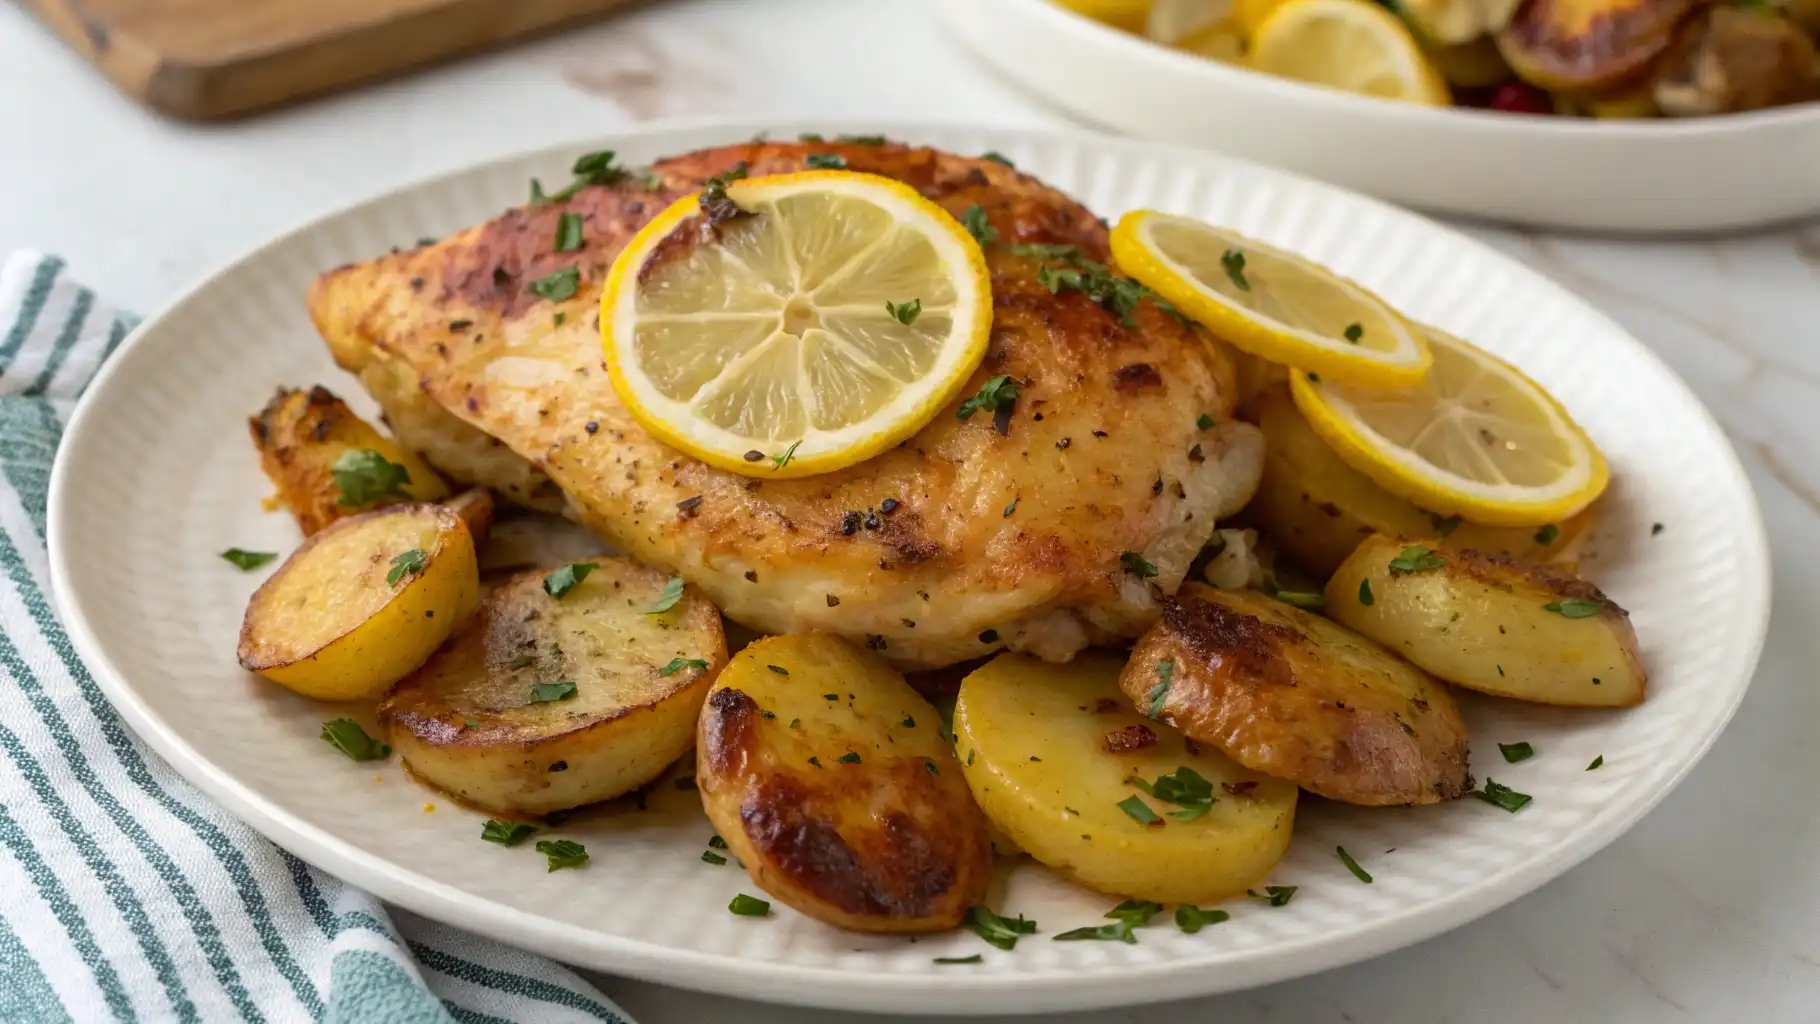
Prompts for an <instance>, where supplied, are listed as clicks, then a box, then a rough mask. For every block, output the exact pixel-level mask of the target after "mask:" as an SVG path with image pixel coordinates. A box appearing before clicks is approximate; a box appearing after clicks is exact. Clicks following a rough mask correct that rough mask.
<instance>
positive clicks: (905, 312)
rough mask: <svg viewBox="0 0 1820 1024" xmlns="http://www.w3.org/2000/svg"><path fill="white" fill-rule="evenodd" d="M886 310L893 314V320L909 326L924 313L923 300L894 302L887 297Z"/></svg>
mask: <svg viewBox="0 0 1820 1024" xmlns="http://www.w3.org/2000/svg"><path fill="white" fill-rule="evenodd" d="M885 312H887V313H889V314H891V318H892V319H893V320H896V321H897V322H898V323H900V324H903V325H904V326H905V327H908V326H910V325H911V324H913V323H916V318H917V317H918V316H920V315H921V314H922V312H923V300H921V299H911V300H910V301H909V302H892V301H891V300H890V299H886V300H885Z"/></svg>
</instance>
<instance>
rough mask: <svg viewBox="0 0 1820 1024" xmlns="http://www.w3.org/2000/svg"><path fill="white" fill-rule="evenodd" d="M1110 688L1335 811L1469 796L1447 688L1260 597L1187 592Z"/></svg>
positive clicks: (1353, 637)
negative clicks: (1338, 805)
mask: <svg viewBox="0 0 1820 1024" xmlns="http://www.w3.org/2000/svg"><path fill="white" fill-rule="evenodd" d="M1119 688H1120V689H1122V690H1123V691H1124V693H1125V696H1126V697H1128V698H1129V699H1130V700H1131V702H1132V703H1133V704H1134V705H1135V706H1136V707H1137V708H1138V710H1139V711H1140V712H1142V713H1144V714H1148V715H1150V716H1151V717H1153V718H1159V719H1161V720H1162V721H1165V722H1169V723H1170V724H1172V725H1174V726H1175V727H1176V728H1178V729H1180V730H1182V732H1183V733H1185V734H1187V736H1188V737H1189V738H1191V739H1194V740H1197V741H1199V742H1201V743H1206V744H1210V745H1212V746H1214V747H1217V748H1219V749H1220V750H1222V751H1224V752H1225V753H1226V755H1227V756H1229V757H1231V758H1232V759H1233V760H1235V761H1237V762H1238V763H1240V764H1242V765H1244V766H1245V767H1247V768H1250V769H1252V770H1253V771H1260V772H1264V773H1265V774H1268V775H1274V776H1276V777H1278V778H1283V779H1289V780H1290V781H1292V782H1294V783H1295V784H1297V785H1299V786H1301V787H1302V788H1303V789H1306V790H1308V791H1309V792H1311V793H1315V794H1318V795H1320V796H1324V797H1327V798H1328V799H1330V800H1341V801H1345V802H1346V803H1352V804H1367V805H1384V804H1431V803H1436V802H1439V801H1441V800H1451V799H1453V798H1454V797H1457V796H1460V795H1461V794H1463V793H1465V792H1467V791H1468V790H1470V789H1471V788H1472V776H1471V775H1470V774H1468V772H1467V769H1466V727H1465V725H1464V723H1462V722H1461V720H1460V713H1459V710H1458V709H1457V708H1455V707H1454V702H1453V697H1452V695H1451V694H1449V693H1448V692H1447V689H1446V688H1445V687H1444V686H1442V685H1441V684H1440V683H1437V682H1436V681H1435V680H1433V679H1431V678H1429V676H1428V674H1427V673H1425V672H1423V671H1422V670H1421V669H1419V668H1416V667H1415V666H1413V665H1410V664H1409V663H1408V662H1405V661H1403V660H1402V659H1401V658H1398V657H1397V656H1396V655H1394V654H1392V653H1390V652H1389V651H1386V650H1384V649H1383V648H1382V647H1379V646H1378V645H1377V644H1375V643H1373V642H1372V641H1370V640H1367V639H1366V638H1364V637H1362V636H1359V635H1358V634H1357V633H1354V632H1352V631H1351V630H1349V629H1347V628H1346V627H1344V626H1341V625H1339V624H1338V623H1334V622H1330V621H1328V620H1327V619H1324V618H1322V617H1320V616H1319V615H1315V614H1313V613H1311V612H1306V611H1303V610H1302V609H1300V608H1296V607H1294V606H1292V605H1289V604H1285V603H1284V602H1282V601H1278V600H1276V599H1274V598H1271V597H1266V596H1265V595H1263V594H1260V593H1257V592H1255V591H1249V590H1215V589H1213V588H1212V587H1205V586H1201V585H1200V584H1198V583H1191V584H1188V585H1185V586H1183V587H1182V589H1181V590H1180V591H1178V592H1177V593H1176V595H1175V597H1173V598H1171V599H1169V600H1168V601H1167V602H1166V603H1165V604H1164V606H1163V620H1162V621H1161V622H1160V623H1158V624H1157V625H1155V626H1152V627H1151V628H1150V631H1149V632H1147V633H1145V634H1144V635H1143V636H1142V637H1141V638H1139V640H1138V643H1137V647H1136V648H1135V649H1134V650H1133V651H1132V652H1131V661H1130V663H1129V664H1127V665H1126V666H1125V671H1124V673H1123V674H1122V675H1121V676H1120V677H1119Z"/></svg>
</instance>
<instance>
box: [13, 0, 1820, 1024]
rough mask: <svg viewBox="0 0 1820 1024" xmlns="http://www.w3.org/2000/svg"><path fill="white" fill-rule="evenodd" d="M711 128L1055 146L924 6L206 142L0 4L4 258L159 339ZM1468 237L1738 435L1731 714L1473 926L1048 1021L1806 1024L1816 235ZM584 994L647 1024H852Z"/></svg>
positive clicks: (347, 111) (553, 66) (535, 58)
mask: <svg viewBox="0 0 1820 1024" xmlns="http://www.w3.org/2000/svg"><path fill="white" fill-rule="evenodd" d="M716 115H725V116H751V117H764V116H776V117H799V116H829V117H837V116H838V117H858V118H864V117H878V118H893V117H896V118H924V119H946V120H969V119H970V120H983V121H992V122H999V123H1020V124H1055V123H1060V121H1059V119H1058V117H1057V116H1056V115H1054V114H1052V113H1050V112H1048V111H1047V110H1045V109H1044V108H1043V107H1041V106H1040V105H1039V104H1037V103H1036V102H1035V101H1033V100H1031V99H1029V98H1027V97H1025V96H1022V95H1020V94H1018V93H1016V92H1014V91H1012V90H1011V89H1010V88H1009V87H1007V86H1006V85H1004V84H1003V83H1001V82H1000V81H998V80H997V79H995V78H993V77H991V76H990V75H989V74H988V73H987V72H985V71H984V70H982V69H980V68H977V67H976V66H975V65H973V64H972V63H971V61H970V60H969V59H968V58H967V57H966V56H965V55H964V54H963V53H962V52H961V51H960V50H959V48H958V46H957V45H956V44H954V43H953V42H951V41H950V40H948V39H947V38H946V37H945V36H944V35H943V34H942V33H941V31H940V30H939V27H938V26H937V25H936V23H935V22H934V19H933V17H932V16H931V15H930V14H928V13H927V12H926V11H925V10H923V6H922V4H920V3H918V2H917V0H865V2H864V3H858V2H854V0H764V2H759V0H672V2H667V3H661V4H654V5H651V6H649V7H646V8H643V9H640V10H638V11H636V12H634V13H632V14H629V15H626V16H623V17H620V18H617V19H615V20H612V21H609V22H606V23H602V24H599V25H597V26H594V27H591V28H587V29H583V30H579V31H575V32H571V33H568V34H565V35H562V36H559V37H556V38H552V39H548V40H544V41H541V42H536V43H532V44H529V45H525V46H521V47H518V48H515V49H512V50H509V51H506V52H503V53H499V54H495V55H492V56H487V57H481V58H478V59H475V60H471V61H468V62H465V63H462V64H459V65H456V66H453V67H449V68H444V69H440V70H435V71H430V72H427V73H423V74H419V75H415V76H412V77H410V78H407V79H403V80H400V81H397V82H392V83H388V84H384V85H380V86H377V87H373V88H369V89H366V90H364V91H361V92H357V93H354V94H349V95H345V96H340V97H335V98H331V99H327V100H323V101H319V102H316V103H312V104H309V105H306V106H303V107H300V108H297V109H294V110H289V111H285V112H281V113H278V114H274V115H270V116H267V117H264V118H260V119H257V120H252V121H247V122H244V123H237V124H230V125H225V126H219V127H205V128H198V127H190V126H185V125H179V124H174V123H171V122H167V121H162V120H158V119H156V118H154V117H152V116H150V115H148V114H145V113H144V112H142V111H141V110H139V109H138V108H137V107H135V106H133V105H132V104H131V103H129V102H128V101H127V100H125V99H123V98H121V97H119V96H118V95H116V94H115V93H114V92H113V91H112V90H111V89H110V88H109V87H108V86H107V85H106V83H104V82H103V81H102V80H101V79H99V78H98V77H97V76H95V75H94V74H92V73H91V72H90V71H89V69H88V68H87V67H86V66H85V65H83V64H82V63H81V62H80V61H79V60H77V59H76V57H75V56H73V55H72V54H71V53H70V52H69V51H67V50H66V49H65V48H64V47H63V46H61V45H60V44H59V43H58V42H57V41H56V40H55V39H54V38H53V37H52V36H51V35H50V34H49V33H48V32H47V31H45V30H44V29H42V28H41V27H40V26H38V25H37V24H36V23H34V22H32V21H31V20H30V19H29V18H28V17H27V16H26V15H25V14H24V13H23V12H22V11H21V9H20V7H19V6H17V5H13V4H6V5H0V138H4V139H5V140H6V144H5V145H3V146H0V251H5V250H9V249H13V248H19V247H33V248H38V249H42V250H45V251H50V252H56V253H59V254H61V255H63V256H65V257H66V258H68V260H69V261H70V264H71V267H72V270H73V272H74V273H75V274H76V275H77V276H79V277H80V278H81V279H83V280H85V281H86V282H88V283H89V284H91V285H93V286H95V287H97V288H99V289H100V290H101V291H102V292H103V294H105V295H107V296H109V297H110V299H111V300H112V301H115V302H119V303H123V304H127V305H129V306H131V307H133V308H137V309H140V310H145V311H149V310H152V309H155V308H157V307H158V306H160V305H161V304H162V303H163V302H164V301H166V300H167V299H168V298H169V297H170V296H171V295H172V294H173V293H174V292H175V291H176V290H177V289H178V288H179V287H181V286H183V285H185V284H187V283H189V282H191V281H192V280H194V279H196V278H197V277H199V276H201V275H202V274H204V273H205V272H207V271H210V270H212V269H214V268H215V267H217V266H219V265H221V264H223V263H225V262H227V261H228V260H230V259H232V258H233V257H235V256H236V255H238V254H239V253H241V252H243V251H244V250H246V249H248V248H250V247H252V246H254V245H256V244H258V243H260V242H262V241H264V240H265V239H267V238H268V237H270V236H271V235H272V234H274V233H276V232H278V231H281V230H283V229H285V228H286V227H288V226H290V225H292V224H294V223H297V222H299V221H301V220H303V219H305V218H307V217H310V216H312V215H315V214H317V213H321V212H324V211H327V210H329V209H332V208H334V207H337V206H340V205H342V204H344V203H347V202H350V201H352V200H355V199H358V198H361V197H364V196H366V195H368V194H370V193H372V192H375V191H377V190H380V189H384V188H387V187H390V186H392V185H396V184H399V183H403V182H407V181H410V180H412V179H415V178H419V177H422V176H424V175H426V174H429V173H431V172H435V171H439V170H444V169H449V168H454V167H458V166H460V165H463V164H465V163H468V162H470V161H474V160H478V159H482V158H485V157H489V156H493V155H496V154H499V153H503V152H508V151H511V150H516V149H521V148H526V147H530V146H535V145H541V144H544V143H549V142H556V141H564V140H569V139H574V138H578V137H581V136H585V135H587V134H589V133H601V132H608V131H611V130H613V129H615V128H619V127H623V126H625V125H629V124H632V123H635V122H639V121H645V120H650V119H653V118H662V117H675V116H716ZM1816 173H1820V170H1817V171H1816ZM1714 187H1715V188H1746V187H1750V185H1749V183H1748V182H1715V183H1714ZM1470 230H1471V233H1472V234H1474V235H1476V236H1478V237H1480V238H1482V239H1485V240H1486V241H1489V242H1490V243H1492V244H1493V245H1496V246H1497V247H1498V248H1500V249H1502V250H1504V251H1505V252H1507V253H1510V254H1512V255H1514V256H1516V257H1517V258H1519V259H1522V260H1524V261H1526V262H1528V263H1531V264H1533V265H1535V266H1537V267H1539V268H1540V269H1542V270H1543V271H1545V272H1546V273H1548V274H1550V275H1552V276H1554V277H1555V278H1556V279H1557V280H1559V281H1561V282H1562V283H1563V284H1565V285H1567V286H1568V287H1569V288H1572V289H1574V290H1575V291H1577V292H1579V293H1580V294H1582V295H1584V296H1585V297H1587V298H1588V299H1590V300H1591V301H1593V302H1594V303H1596V304H1597V305H1599V306H1600V307H1601V308H1603V309H1604V310H1605V311H1607V312H1608V313H1610V314H1612V315H1613V316H1615V317H1616V318H1617V319H1618V320H1620V321H1622V322H1623V323H1624V324H1625V325H1626V326H1627V327H1628V328H1630V329H1631V330H1632V331H1633V332H1634V333H1636V334H1637V335H1638V336H1639V337H1641V338H1642V339H1643V340H1644V341H1645V342H1646V343H1648V344H1649V345H1650V346H1652V347H1653V348H1654V349H1655V350H1656V351H1657V352H1658V353H1660V354H1661V355H1662V357H1663V358H1664V359H1666V360H1667V361H1668V362H1669V364H1670V365H1672V366H1673V367H1674V368H1675V369H1676V370H1677V371H1679V372H1680V374H1681V375H1682V376H1683V377H1684V378H1686V380H1687V382H1688V383H1689V384H1691V385H1692V386H1693V388H1694V390H1695V391H1696V392H1698V393H1699V395H1700V397H1701V399H1702V400H1703V401H1705V402H1706V404H1707V405H1708V407H1710V408H1711V409H1712V410H1713V412H1714V413H1715V414H1716V415H1717V416H1718V418H1719V420H1720V422H1721V423H1722V424H1723V425H1724V426H1725V428H1726V430H1727V431H1728V432H1729V433H1730V435H1731V437H1732V441H1733V443H1734V444H1735V445H1736V446H1737V449H1738V452H1739V454H1740V456H1741V457H1742V458H1743V460H1744V464H1745V466H1746V468H1747V469H1748V470H1749V472H1750V476H1751V480H1752V482H1753V483H1754V484H1755V486H1756V488H1757V493H1758V496H1759V498H1760V500H1761V502H1762V506H1763V512H1764V516H1765V518H1766V520H1767V521H1768V524H1769V530H1770V535H1771V538H1772V543H1773V546H1774V553H1775V556H1776V560H1777V566H1776V585H1775V609H1776V610H1775V618H1774V622H1773V623H1772V625H1771V629H1770V636H1769V644H1768V647H1767V648H1766V650H1765V651H1764V655H1763V661H1762V667H1761V669H1760V671H1759V672H1758V675H1757V679H1756V682H1755V684H1754V685H1753V687H1752V688H1751V691H1750V694H1749V696H1748V697H1747V698H1746V700H1745V702H1744V706H1743V708H1742V709H1741V710H1740V711H1739V713H1738V716H1737V718H1736V719H1735V720H1734V721H1733V722H1732V724H1731V726H1730V728H1729V729H1728V730H1727V731H1726V733H1725V734H1724V736H1723V737H1722V738H1721V739H1720V740H1719V742H1718V744H1717V745H1716V746H1715V747H1714V748H1713V750H1712V752H1711V753H1710V754H1709V755H1708V756H1707V758H1706V759H1705V761H1704V762H1703V763H1702V764H1701V765H1700V766H1699V767H1698V768H1697V769H1696V770H1695V771H1694V772H1693V774H1692V775H1691V776H1690V777H1689V778H1688V779H1687V781H1686V782H1685V783H1684V784H1683V785H1682V786H1681V787H1680V789H1679V790H1677V791H1676V792H1675V793H1674V794H1673V795H1672V796H1670V797H1669V799H1668V800H1667V801H1666V802H1664V803H1663V804H1662V806H1661V807H1660V808H1658V809H1657V810H1656V811H1655V812H1654V813H1652V814H1651V815H1650V816H1649V817H1648V818H1647V819H1645V820H1644V821H1643V823H1642V824H1640V825H1639V826H1638V827H1637V828H1636V829H1635V830H1633V831H1632V832H1631V833H1630V834H1629V835H1627V836H1625V837H1624V838H1622V839H1620V840H1619V841H1618V842H1616V843H1614V844H1613V845H1612V846H1611V847H1610V848H1609V849H1607V850H1605V851H1604V852H1602V853H1600V854H1598V855H1597V856H1595V857H1593V858H1592V859H1591V860H1589V861H1587V862H1586V863H1585V864H1584V865H1582V866H1580V867H1579V868H1577V869H1575V870H1573V871H1572V872H1570V873H1568V874H1567V875H1566V876H1564V877H1563V878H1561V879H1559V880H1558V881H1556V882H1554V883H1552V884H1550V885H1548V886H1546V887H1545V888H1543V889H1542V890H1541V891H1539V892H1536V893H1534V894H1532V895H1530V896H1528V897H1526V898H1524V899H1522V900H1519V901H1517V902H1516V903H1515V904H1513V905H1511V906H1509V907H1507V908H1505V909H1503V910H1500V911H1498V912H1497V913H1494V914H1492V915H1490V916H1489V917H1486V918H1484V919H1483V920H1480V921H1478V922H1476V923H1474V924H1471V925H1468V926H1466V927H1464V928H1461V929H1459V930H1457V931H1455V932H1452V933H1450V934H1448V935H1446V936H1444V937H1441V938H1437V939H1434V940H1432V941H1430V942H1427V943H1424V944H1422V945H1419V946H1416V947H1414V948H1411V949H1407V950H1404V951H1402V952H1399V953H1394V954H1391V955H1389V956H1385V957H1382V958H1380V959H1377V960H1373V961H1370V962H1368V963H1364V964H1360V965H1357V966H1354V967H1350V968H1346V969H1342V970H1338V971H1333V972H1329V973H1327V974H1322V975H1318V976H1315V977H1311V978H1305V979H1302V980H1299V981H1293V982H1287V983H1284V984H1280V985H1274V986H1271V987H1268V988H1262V989H1257V990H1254V991H1250V992H1243V993H1238V994H1234V995H1229V996H1224V997H1219V998H1214V999H1208V1000H1200V1001H1194V1002H1189V1003H1175V1004H1168V1005H1163V1006H1155V1007H1147V1008H1140V1009H1135V1010H1129V1011H1121V1012H1112V1013H1100V1014H1083V1015H1080V1016H1078V1017H1075V1016H1071V1017H1066V1018H1051V1019H1055V1020H1066V1021H1071V1022H1083V1024H1084V1022H1087V1021H1095V1022H1101V1021H1131V1022H1144V1024H1163V1022H1186V1021H1191V1020H1194V1021H1198V1020H1216V1019H1217V1020H1220V1021H1223V1022H1226V1024H1251V1022H1263V1021H1293V1022H1315V1021H1346V1022H1358V1024H1366V1022H1383V1024H1419V1022H1441V1021H1472V1022H1527V1021H1542V1020H1567V1021H1592V1020H1602V1021H1652V1022H1655V1021H1734V1020H1735V1021H1751V1022H1780V1021H1815V1020H1820V927H1817V926H1816V922H1820V800H1816V799H1815V797H1814V792H1815V780H1820V742H1816V740H1815V734H1816V728H1817V727H1820V673H1817V672H1816V665H1817V664H1820V629H1816V628H1815V625H1816V619H1817V618H1820V458H1816V454H1817V453H1820V445H1816V443H1815V439H1816V438H1820V343H1817V342H1816V338H1817V337H1820V226H1812V227H1807V228H1794V229H1785V230H1779V231H1773V232H1767V233H1762V234H1754V235H1747V236H1743V237H1734V238H1727V239H1720V240H1712V241H1699V242H1690V241H1679V242H1634V241H1594V240H1586V239H1570V238H1564V237H1559V236H1552V235H1541V234H1532V233H1526V232H1519V231H1510V230H1497V229H1486V228H1477V227H1475V228H1471V229H1470ZM1677 542H1678V543H1687V544H1699V543H1700V537H1699V536H1697V535H1694V534H1692V533H1691V532H1690V533H1689V534H1688V535H1684V536H1682V537H1680V538H1679V539H1678V541H1677ZM602 984H603V987H605V988H606V989H607V990H608V991H609V992H610V993H611V994H612V995H614V996H615V997H616V998H618V999H620V1000H621V1001H622V1002H623V1004H624V1005H625V1007H626V1008H627V1009H628V1010H630V1011H631V1012H632V1013H634V1014H635V1015H636V1016H637V1017H638V1019H639V1020H640V1021H641V1022H643V1024H681V1022H694V1021H704V1020H713V1021H723V1022H728V1024H757V1022H766V1024H769V1022H782V1021H803V1022H810V1024H821V1022H829V1024H831V1022H833V1021H835V1020H837V1019H842V1020H845V1019H851V1016H850V1015H845V1014H832V1013H829V1014H818V1013H812V1012H805V1011H798V1010H791V1009H779V1008H769V1007H761V1006H758V1005H756V1004H752V1003H745V1002H739V1001H735V1000H731V999H725V998H718V997H710V996H704V995H697V994H692V993H682V992H677V991H673V990H669V989H665V988H661V987H659V986H655V985H649V984H643V983H637V982H631V981H625V980H620V979H611V978H608V979H603V981H602ZM891 1019H897V1018H891ZM902 1019H908V1018H902ZM878 1020H879V1021H880V1022H881V1024H884V1022H885V1021H886V1020H888V1019H887V1018H878Z"/></svg>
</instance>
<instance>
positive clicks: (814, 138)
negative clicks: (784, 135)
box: [796, 132, 828, 142]
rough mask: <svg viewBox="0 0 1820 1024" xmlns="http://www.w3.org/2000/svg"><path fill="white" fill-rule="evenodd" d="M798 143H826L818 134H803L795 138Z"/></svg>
mask: <svg viewBox="0 0 1820 1024" xmlns="http://www.w3.org/2000/svg"><path fill="white" fill-rule="evenodd" d="M796 141H798V142H826V141H828V140H826V139H824V138H822V135H821V133H820V132H804V133H802V134H801V135H798V136H797V137H796Z"/></svg>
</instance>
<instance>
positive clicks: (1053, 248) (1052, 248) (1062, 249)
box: [1005, 242, 1084, 263]
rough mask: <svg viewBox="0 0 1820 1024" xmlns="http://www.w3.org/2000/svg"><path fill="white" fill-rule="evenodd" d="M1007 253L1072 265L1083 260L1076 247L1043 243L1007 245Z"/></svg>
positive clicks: (1078, 248)
mask: <svg viewBox="0 0 1820 1024" xmlns="http://www.w3.org/2000/svg"><path fill="white" fill-rule="evenodd" d="M1005 248H1006V250H1007V251H1009V252H1011V253H1013V254H1014V255H1018V256H1028V257H1030V258H1031V259H1037V260H1067V261H1068V262H1070V263H1072V262H1074V261H1076V260H1079V259H1083V258H1084V257H1082V255H1081V247H1080V246H1078V245H1052V244H1048V243H1044V242H1031V243H1029V244H1028V245H1008V246H1006V247H1005Z"/></svg>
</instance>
